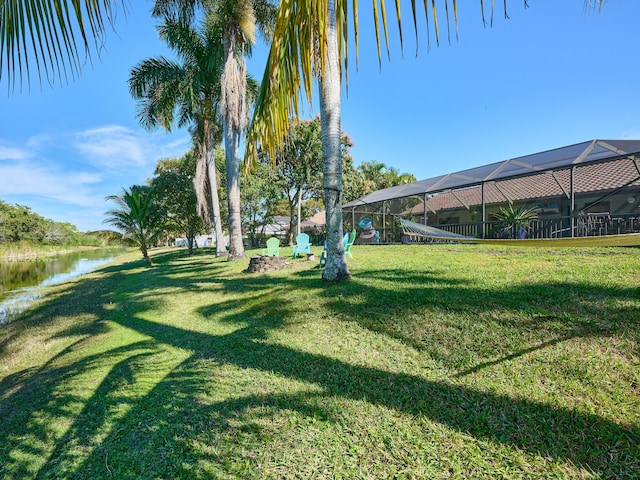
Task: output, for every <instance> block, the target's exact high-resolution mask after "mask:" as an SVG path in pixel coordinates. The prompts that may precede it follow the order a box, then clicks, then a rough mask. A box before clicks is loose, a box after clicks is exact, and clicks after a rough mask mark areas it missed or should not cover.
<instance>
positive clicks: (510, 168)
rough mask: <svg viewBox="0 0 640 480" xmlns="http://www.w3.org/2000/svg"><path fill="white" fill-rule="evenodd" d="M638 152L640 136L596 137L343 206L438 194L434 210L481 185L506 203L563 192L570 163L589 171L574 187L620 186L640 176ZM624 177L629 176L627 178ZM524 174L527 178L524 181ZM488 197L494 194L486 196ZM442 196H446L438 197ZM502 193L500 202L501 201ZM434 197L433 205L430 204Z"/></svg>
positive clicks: (461, 202)
mask: <svg viewBox="0 0 640 480" xmlns="http://www.w3.org/2000/svg"><path fill="white" fill-rule="evenodd" d="M637 154H640V140H591V141H588V142H582V143H578V144H575V145H568V146H566V147H561V148H556V149H553V150H547V151H544V152H539V153H534V154H531V155H526V156H524V157H518V158H511V159H508V160H504V161H502V162H495V163H490V164H488V165H484V166H481V167H474V168H470V169H467V170H462V171H459V172H455V173H449V174H447V175H441V176H438V177H433V178H427V179H425V180H419V181H417V182H413V183H409V184H406V185H398V186H395V187H391V188H385V189H383V190H378V191H376V192H373V193H370V194H369V195H366V196H364V197H362V198H360V199H358V200H354V201H352V202H349V203H347V204H345V205H343V208H352V207H357V206H362V205H367V204H372V203H378V202H382V201H385V200H393V199H398V198H403V197H409V196H413V195H421V196H424V195H426V194H437V195H434V196H433V197H432V198H431V199H429V200H428V201H427V206H428V207H434V210H436V209H441V208H447V207H443V206H439V207H437V208H436V204H437V203H438V202H442V201H444V200H445V197H442V193H441V192H447V191H449V194H448V196H449V197H452V196H453V197H456V196H457V197H461V196H469V195H471V196H474V195H475V196H478V195H480V189H479V188H476V189H469V190H470V191H468V192H466V191H465V188H467V187H473V186H478V185H480V184H482V183H485V201H486V202H487V203H491V202H492V200H490V198H496V200H493V201H494V202H495V201H502V202H504V201H507V198H509V199H511V200H518V199H524V198H538V197H546V196H556V195H562V194H563V193H566V192H568V191H569V188H568V176H569V170H568V167H571V166H576V167H580V168H581V170H582V172H581V173H583V174H584V175H580V176H577V178H578V182H577V183H578V184H576V185H574V191H576V192H578V191H593V190H605V189H609V188H616V187H617V186H620V185H622V184H625V183H627V182H629V181H631V180H633V178H637V177H638V176H639V173H640V172H638V168H637V167H636V166H635V164H634V161H633V160H632V159H631V157H633V156H634V155H637ZM616 159H619V160H620V161H625V162H627V164H622V163H619V162H611V161H612V160H616ZM602 162H611V163H602ZM629 165H631V168H628V167H629ZM586 166H590V168H589V169H587V170H584V168H585V167H586ZM596 167H597V168H596ZM621 175H622V176H624V178H627V180H626V182H625V181H624V179H623V178H622V177H621ZM633 175H635V177H633ZM532 177H534V178H532ZM554 177H555V178H554ZM525 178H526V180H524V179H525ZM507 179H510V180H507ZM518 179H519V180H518ZM497 180H500V186H499V187H496V186H495V181H497ZM488 182H493V183H488ZM490 185H493V190H496V191H491V190H492V187H490ZM563 185H564V186H563ZM488 186H489V187H488ZM487 187H488V188H487ZM452 190H455V194H453V193H451V191H452ZM488 191H489V192H488ZM487 195H489V197H490V198H487ZM438 197H441V198H440V199H438V200H434V199H437V198H438ZM498 197H499V198H500V200H497V198H498ZM432 200H433V201H434V203H433V204H432V205H429V204H430V202H431V201H432ZM456 201H457V203H456V206H463V205H464V203H467V202H465V201H464V200H463V199H461V198H456ZM468 201H469V202H471V203H472V204H480V203H481V201H480V199H474V200H472V199H470V198H469V199H468ZM467 204H469V203H467Z"/></svg>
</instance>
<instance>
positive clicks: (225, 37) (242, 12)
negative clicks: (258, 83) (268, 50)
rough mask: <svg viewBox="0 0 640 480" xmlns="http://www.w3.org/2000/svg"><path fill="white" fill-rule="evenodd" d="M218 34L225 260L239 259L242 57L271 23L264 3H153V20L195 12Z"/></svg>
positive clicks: (245, 0) (241, 254) (244, 116)
mask: <svg viewBox="0 0 640 480" xmlns="http://www.w3.org/2000/svg"><path fill="white" fill-rule="evenodd" d="M198 5H201V6H203V7H204V8H205V15H206V17H207V19H208V20H209V21H212V22H214V23H215V24H216V25H217V26H219V28H220V29H221V31H222V47H223V49H224V53H223V55H224V71H223V74H222V79H221V112H222V125H223V135H224V146H225V158H226V178H227V204H228V207H229V257H228V258H229V260H236V259H240V258H244V257H245V252H244V245H243V243H242V219H241V216H240V211H241V210H240V155H239V149H240V142H241V139H242V132H243V130H244V128H245V126H246V120H247V116H248V115H247V99H246V91H247V72H246V60H245V55H246V54H247V53H250V51H251V45H252V44H253V43H255V30H256V28H259V29H260V30H261V31H262V34H263V36H265V38H268V37H269V36H270V32H271V26H272V24H273V19H274V17H275V7H274V6H273V5H272V4H271V3H270V1H269V0H213V1H209V2H206V1H204V0H156V3H155V7H154V9H153V15H155V16H167V15H169V16H172V15H175V16H178V17H180V18H182V19H184V20H185V21H189V22H190V21H191V20H192V18H193V16H194V14H195V7H196V6H198Z"/></svg>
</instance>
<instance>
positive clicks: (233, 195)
mask: <svg viewBox="0 0 640 480" xmlns="http://www.w3.org/2000/svg"><path fill="white" fill-rule="evenodd" d="M235 50H236V46H235V40H234V38H233V34H227V35H225V36H224V51H225V55H226V61H225V66H224V73H223V74H222V81H221V84H222V96H221V103H222V116H223V120H224V121H223V125H224V150H225V160H226V167H227V204H228V206H229V255H228V257H227V258H228V259H229V260H237V259H240V258H245V256H246V255H245V253H244V245H243V243H242V218H241V217H240V158H239V156H238V151H239V148H240V137H241V136H242V129H243V128H244V125H245V122H246V106H245V95H246V91H247V87H246V83H247V76H246V65H245V64H244V58H243V62H242V64H241V65H238V62H237V61H236V57H235V54H236V52H235Z"/></svg>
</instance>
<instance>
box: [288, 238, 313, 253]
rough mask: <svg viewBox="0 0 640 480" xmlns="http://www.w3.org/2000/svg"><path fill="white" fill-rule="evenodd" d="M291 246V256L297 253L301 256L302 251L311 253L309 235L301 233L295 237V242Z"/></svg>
mask: <svg viewBox="0 0 640 480" xmlns="http://www.w3.org/2000/svg"><path fill="white" fill-rule="evenodd" d="M292 248H293V258H296V257H297V256H298V255H300V256H302V254H303V253H311V242H310V241H309V235H307V234H306V233H301V234H300V235H298V236H297V237H296V244H295V245H294V246H293V247H292Z"/></svg>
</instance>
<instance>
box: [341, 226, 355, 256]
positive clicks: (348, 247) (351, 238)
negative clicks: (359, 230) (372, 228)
mask: <svg viewBox="0 0 640 480" xmlns="http://www.w3.org/2000/svg"><path fill="white" fill-rule="evenodd" d="M356 235H357V234H356V229H355V228H354V229H353V230H351V233H350V234H349V239H348V240H347V241H346V242H345V244H344V253H345V254H347V255H349V258H353V255H351V245H353V242H355V241H356Z"/></svg>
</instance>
